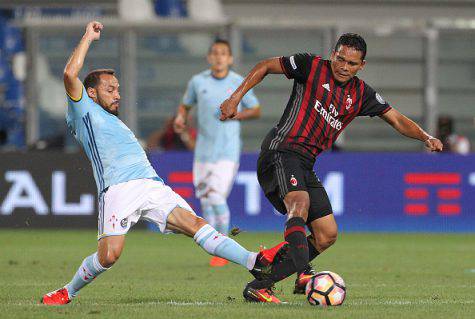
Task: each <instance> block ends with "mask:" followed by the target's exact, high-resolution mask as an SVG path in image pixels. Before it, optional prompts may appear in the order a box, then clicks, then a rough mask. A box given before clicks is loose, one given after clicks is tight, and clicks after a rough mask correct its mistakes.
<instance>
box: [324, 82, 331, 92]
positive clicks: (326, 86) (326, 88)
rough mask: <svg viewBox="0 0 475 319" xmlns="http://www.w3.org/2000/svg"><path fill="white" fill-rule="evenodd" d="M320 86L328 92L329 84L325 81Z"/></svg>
mask: <svg viewBox="0 0 475 319" xmlns="http://www.w3.org/2000/svg"><path fill="white" fill-rule="evenodd" d="M322 86H323V88H324V89H325V90H327V91H328V92H330V84H328V83H325V84H323V85H322Z"/></svg>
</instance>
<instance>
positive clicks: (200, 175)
mask: <svg viewBox="0 0 475 319" xmlns="http://www.w3.org/2000/svg"><path fill="white" fill-rule="evenodd" d="M238 168H239V164H238V163H236V162H233V161H218V162H216V163H206V162H205V163H201V162H194V163H193V184H194V186H195V194H196V197H197V198H200V199H201V198H203V197H206V196H207V195H208V194H209V193H210V192H212V191H214V192H217V193H219V194H221V195H222V197H223V198H224V199H225V198H227V197H228V195H229V192H231V189H232V186H233V183H234V178H235V177H236V173H237V171H238Z"/></svg>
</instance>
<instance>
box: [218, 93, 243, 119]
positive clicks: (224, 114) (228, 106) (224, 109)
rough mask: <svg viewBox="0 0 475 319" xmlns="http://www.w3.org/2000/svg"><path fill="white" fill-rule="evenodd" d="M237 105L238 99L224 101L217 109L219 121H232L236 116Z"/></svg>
mask: <svg viewBox="0 0 475 319" xmlns="http://www.w3.org/2000/svg"><path fill="white" fill-rule="evenodd" d="M238 104H239V100H238V99H233V98H232V97H230V98H228V99H226V100H224V102H223V103H222V104H221V106H220V107H219V109H220V110H221V116H220V117H219V119H220V120H221V121H226V120H227V119H232V118H234V117H235V116H236V114H237V107H238Z"/></svg>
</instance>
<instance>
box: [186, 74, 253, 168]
mask: <svg viewBox="0 0 475 319" xmlns="http://www.w3.org/2000/svg"><path fill="white" fill-rule="evenodd" d="M242 81H243V78H242V76H240V75H239V74H237V73H235V72H233V71H229V73H228V75H227V76H226V77H225V78H223V79H218V78H215V77H214V76H213V75H212V73H211V70H207V71H203V72H201V73H198V74H196V75H195V76H193V77H192V78H191V80H190V82H188V87H187V89H186V92H185V95H184V96H183V104H184V105H187V106H193V105H196V106H197V115H198V137H197V140H196V146H195V161H197V162H217V161H218V160H231V161H234V162H236V163H237V162H239V156H240V153H241V136H240V134H241V123H240V122H239V121H233V120H228V121H225V122H223V121H220V120H219V116H220V110H219V106H220V105H221V103H222V102H224V100H226V99H227V98H228V97H229V96H230V95H231V94H232V93H233V92H234V90H235V89H237V88H238V87H239V85H240V84H241V82H242ZM243 107H244V108H254V107H259V101H258V100H257V98H256V96H255V95H254V93H253V92H252V90H250V91H249V92H248V93H247V94H246V95H245V96H244V98H243V99H242V101H241V103H240V104H239V107H238V111H240V110H242V108H243Z"/></svg>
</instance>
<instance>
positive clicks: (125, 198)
mask: <svg viewBox="0 0 475 319" xmlns="http://www.w3.org/2000/svg"><path fill="white" fill-rule="evenodd" d="M176 207H181V208H184V209H186V210H188V211H190V212H191V213H193V214H195V212H194V211H193V209H192V208H191V207H190V205H188V203H187V202H186V201H185V200H184V199H183V198H182V197H181V196H180V195H178V194H177V193H175V192H174V191H173V190H172V189H171V188H170V187H168V186H166V185H165V184H163V182H161V181H156V180H152V179H136V180H131V181H128V182H125V183H120V184H116V185H112V186H111V187H109V189H108V190H107V192H106V193H104V194H102V195H101V196H100V198H99V216H98V235H97V238H98V239H101V238H103V237H107V236H116V235H124V234H126V233H127V232H128V231H129V229H130V227H132V226H133V225H135V224H136V223H137V221H138V220H139V219H144V220H147V221H149V222H152V223H154V224H155V225H157V226H158V228H159V229H160V231H161V232H162V233H164V234H166V233H170V232H171V231H170V230H167V229H166V226H167V218H168V215H169V214H170V213H171V211H172V210H173V209H175V208H176ZM195 215H196V214H195Z"/></svg>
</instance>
